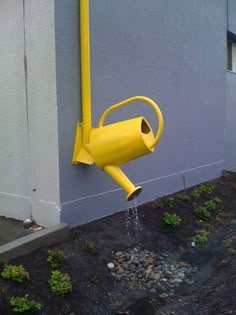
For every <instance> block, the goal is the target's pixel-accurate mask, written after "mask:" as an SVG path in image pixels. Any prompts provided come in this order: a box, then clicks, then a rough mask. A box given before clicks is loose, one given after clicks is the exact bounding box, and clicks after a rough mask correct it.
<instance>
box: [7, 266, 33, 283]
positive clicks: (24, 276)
mask: <svg viewBox="0 0 236 315" xmlns="http://www.w3.org/2000/svg"><path fill="white" fill-rule="evenodd" d="M1 276H2V277H3V278H4V279H10V280H14V281H17V282H20V283H22V282H24V281H25V280H30V275H29V273H28V271H27V270H26V269H25V268H24V267H23V266H22V265H19V266H14V265H7V264H6V265H5V266H4V268H3V271H2V272H1Z"/></svg>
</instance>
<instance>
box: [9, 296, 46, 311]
mask: <svg viewBox="0 0 236 315" xmlns="http://www.w3.org/2000/svg"><path fill="white" fill-rule="evenodd" d="M10 304H11V306H12V310H13V311H14V312H15V313H23V312H26V311H29V310H41V309H42V307H43V306H42V304H41V303H38V302H36V301H35V300H30V299H29V296H28V294H26V295H25V296H24V297H15V296H13V297H11V298H10Z"/></svg>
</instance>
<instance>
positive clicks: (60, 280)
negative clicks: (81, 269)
mask: <svg viewBox="0 0 236 315" xmlns="http://www.w3.org/2000/svg"><path fill="white" fill-rule="evenodd" d="M48 283H49V285H50V287H51V290H52V292H53V293H54V294H56V295H64V294H66V293H69V292H72V283H71V279H70V276H69V275H68V274H67V273H62V272H60V271H58V270H55V271H52V274H51V278H50V279H49V280H48Z"/></svg>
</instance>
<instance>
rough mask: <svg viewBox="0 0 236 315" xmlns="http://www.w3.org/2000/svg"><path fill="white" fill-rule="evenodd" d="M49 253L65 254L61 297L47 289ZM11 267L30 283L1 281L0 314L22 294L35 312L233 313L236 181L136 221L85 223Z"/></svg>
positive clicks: (159, 206)
mask: <svg viewBox="0 0 236 315" xmlns="http://www.w3.org/2000/svg"><path fill="white" fill-rule="evenodd" d="M214 200H215V202H213V201H214ZM209 201H210V203H209ZM214 204H215V205H214ZM199 208H203V209H200V210H199ZM204 209H205V210H204ZM166 212H167V213H168V216H167V220H166V222H164V221H163V216H164V214H165V213H166ZM199 213H200V215H199ZM131 214H132V215H131ZM172 214H174V215H176V216H177V218H178V217H179V218H180V220H178V219H176V216H175V219H173V218H174V217H173V216H172ZM138 217H139V218H138ZM175 224H176V226H175ZM127 226H128V232H127ZM54 248H57V249H60V250H63V252H64V255H65V258H66V260H65V262H64V264H62V266H61V267H60V268H59V270H60V271H61V272H63V273H64V272H65V273H68V274H69V275H70V277H71V281H72V286H73V289H72V292H71V293H67V294H65V295H64V296H56V295H55V294H53V293H52V292H51V290H50V286H49V284H48V280H49V278H50V276H51V267H50V265H49V263H48V262H47V258H48V250H49V249H50V250H52V249H54ZM9 263H11V264H14V265H19V264H22V265H23V266H24V267H25V268H26V269H27V270H28V272H29V274H30V280H26V281H25V282H24V283H17V282H13V281H11V280H6V279H3V278H2V277H1V278H0V291H1V295H0V314H2V315H7V314H14V313H13V312H12V310H11V307H10V303H9V299H10V298H11V297H12V296H24V295H25V294H29V296H30V297H31V298H32V299H34V300H36V301H38V302H40V303H41V304H42V305H43V308H42V310H41V311H36V312H35V314H48V315H53V314H56V315H59V314H62V315H66V314H70V315H77V314H78V315H80V314H84V315H86V314H88V315H93V314H97V315H110V314H111V315H112V314H114V315H115V314H130V315H131V314H133V315H138V314H140V315H149V314H150V315H158V314H159V315H170V314H176V315H177V314H179V315H184V314H186V315H189V314H191V315H192V314H196V315H201V314H209V315H210V314H212V315H216V314H217V315H218V314H236V181H235V180H233V179H230V178H226V179H224V178H221V179H219V180H216V181H213V182H211V183H210V185H209V184H207V185H204V186H202V185H199V186H197V188H195V189H194V188H192V189H188V190H186V191H183V192H181V193H178V194H174V195H172V196H168V197H166V198H161V199H160V200H157V201H156V202H151V203H148V204H145V205H142V206H140V207H138V216H137V212H136V210H135V209H133V210H130V215H129V214H128V212H127V211H124V212H120V213H117V214H114V215H112V216H109V217H106V218H104V219H101V220H97V221H94V222H92V223H89V224H85V225H83V226H80V227H78V228H75V229H73V230H71V235H70V240H69V241H68V242H65V243H63V244H60V245H59V246H57V247H53V248H52V247H51V248H44V249H40V250H37V251H35V252H33V253H31V254H29V255H26V256H23V257H20V258H17V259H14V260H13V261H11V262H9ZM109 263H110V264H109ZM107 264H109V265H107ZM3 268H4V265H3V264H1V265H0V269H1V271H2V270H3Z"/></svg>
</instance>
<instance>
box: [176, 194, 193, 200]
mask: <svg viewBox="0 0 236 315" xmlns="http://www.w3.org/2000/svg"><path fill="white" fill-rule="evenodd" d="M177 199H178V200H181V201H189V200H190V199H191V198H190V197H189V196H188V195H187V194H178V195H177Z"/></svg>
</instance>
